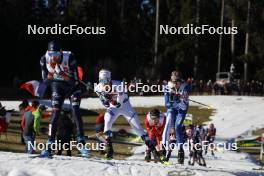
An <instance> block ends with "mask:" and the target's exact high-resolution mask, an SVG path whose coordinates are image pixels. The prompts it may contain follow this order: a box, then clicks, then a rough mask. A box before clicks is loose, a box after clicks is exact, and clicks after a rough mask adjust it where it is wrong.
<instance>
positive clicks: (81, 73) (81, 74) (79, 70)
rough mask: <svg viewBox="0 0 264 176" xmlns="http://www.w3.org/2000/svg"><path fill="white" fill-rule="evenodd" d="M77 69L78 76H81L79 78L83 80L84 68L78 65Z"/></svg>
mask: <svg viewBox="0 0 264 176" xmlns="http://www.w3.org/2000/svg"><path fill="white" fill-rule="evenodd" d="M77 71H78V78H79V80H81V81H82V80H83V69H82V67H80V66H78V67H77Z"/></svg>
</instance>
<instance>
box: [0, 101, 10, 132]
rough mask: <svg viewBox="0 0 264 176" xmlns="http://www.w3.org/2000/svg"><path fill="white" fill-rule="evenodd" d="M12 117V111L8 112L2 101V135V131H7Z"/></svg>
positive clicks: (0, 107)
mask: <svg viewBox="0 0 264 176" xmlns="http://www.w3.org/2000/svg"><path fill="white" fill-rule="evenodd" d="M10 119H11V113H10V112H7V111H6V109H5V107H4V106H2V104H1V103H0V136H1V134H2V133H6V132H7V128H8V126H9V123H10Z"/></svg>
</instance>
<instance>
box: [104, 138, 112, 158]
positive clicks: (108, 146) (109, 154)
mask: <svg viewBox="0 0 264 176" xmlns="http://www.w3.org/2000/svg"><path fill="white" fill-rule="evenodd" d="M106 141H107V143H106V150H105V152H106V154H105V159H107V160H111V159H113V155H114V149H113V145H112V141H111V138H110V137H109V138H108V139H106Z"/></svg>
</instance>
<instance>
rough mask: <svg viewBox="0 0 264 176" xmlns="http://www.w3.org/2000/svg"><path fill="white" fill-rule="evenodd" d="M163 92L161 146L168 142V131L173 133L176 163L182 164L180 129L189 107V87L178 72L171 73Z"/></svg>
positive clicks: (181, 136)
mask: <svg viewBox="0 0 264 176" xmlns="http://www.w3.org/2000/svg"><path fill="white" fill-rule="evenodd" d="M164 91H165V93H164V94H165V106H166V108H167V115H166V116H167V120H166V125H165V129H164V132H163V136H162V144H164V145H166V143H168V142H169V136H170V131H175V132H176V141H177V147H178V163H179V164H183V163H184V150H183V144H184V135H183V130H182V129H183V121H184V119H185V116H186V113H187V111H188V107H189V95H188V94H189V85H188V84H187V83H185V82H184V81H183V80H182V79H181V78H180V73H179V72H178V71H173V72H172V73H171V80H170V81H169V82H168V85H167V86H166V87H165V90H164ZM171 128H172V129H173V130H171ZM168 159H169V158H168Z"/></svg>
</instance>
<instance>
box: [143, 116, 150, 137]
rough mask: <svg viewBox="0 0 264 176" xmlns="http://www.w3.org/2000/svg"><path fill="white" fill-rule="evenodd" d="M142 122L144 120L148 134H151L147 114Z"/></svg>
mask: <svg viewBox="0 0 264 176" xmlns="http://www.w3.org/2000/svg"><path fill="white" fill-rule="evenodd" d="M144 122H145V127H146V129H147V133H148V136H150V135H151V128H150V126H149V122H148V119H147V116H146V117H145V121H144Z"/></svg>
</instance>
